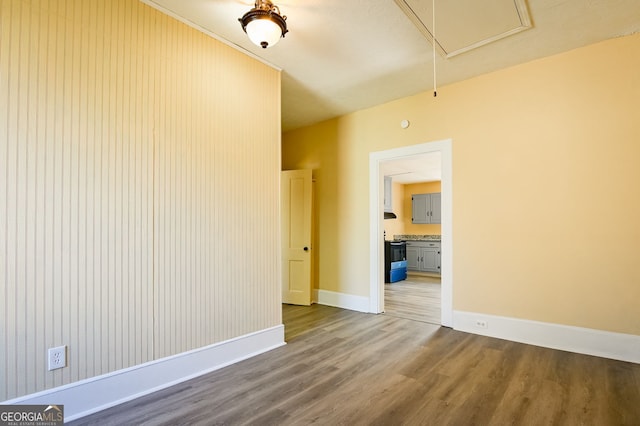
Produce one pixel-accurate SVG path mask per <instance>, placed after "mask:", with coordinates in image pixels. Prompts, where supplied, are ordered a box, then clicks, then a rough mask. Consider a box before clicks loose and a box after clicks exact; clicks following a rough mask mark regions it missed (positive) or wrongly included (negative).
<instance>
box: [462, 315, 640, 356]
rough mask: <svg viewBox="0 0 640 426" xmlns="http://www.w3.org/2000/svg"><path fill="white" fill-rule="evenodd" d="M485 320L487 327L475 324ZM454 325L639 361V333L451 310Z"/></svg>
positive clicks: (507, 338) (509, 338) (524, 340)
mask: <svg viewBox="0 0 640 426" xmlns="http://www.w3.org/2000/svg"><path fill="white" fill-rule="evenodd" d="M477 321H480V322H484V323H485V324H486V328H483V327H480V326H478V325H476V322H477ZM454 328H455V329H456V330H460V331H465V332H467V333H473V334H480V335H483V336H490V337H496V338H499V339H505V340H511V341H514V342H520V343H527V344H530V345H535V346H542V347H545V348H552V349H559V350H562V351H568V352H575V353H579V354H586V355H593V356H598V357H602V358H610V359H616V360H620V361H627V362H634V363H636V364H640V336H636V335H633V334H623V333H614V332H610V331H602V330H594V329H590V328H582V327H573V326H568V325H562V324H553V323H546V322H539V321H531V320H523V319H518V318H509V317H500V316H495V315H487V314H478V313H473V312H463V311H454Z"/></svg>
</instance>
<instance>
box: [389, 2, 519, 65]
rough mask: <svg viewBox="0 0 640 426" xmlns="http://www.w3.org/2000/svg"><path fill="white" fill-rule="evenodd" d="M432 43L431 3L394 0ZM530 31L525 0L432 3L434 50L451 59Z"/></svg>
mask: <svg viewBox="0 0 640 426" xmlns="http://www.w3.org/2000/svg"><path fill="white" fill-rule="evenodd" d="M395 2H396V4H397V5H398V6H399V7H400V9H402V11H403V12H404V13H405V14H406V15H407V16H408V17H409V19H410V20H411V22H413V24H414V25H415V26H416V27H417V28H418V30H420V32H421V33H422V34H423V35H424V36H425V37H426V38H427V40H429V42H430V43H433V33H432V26H433V25H432V22H433V15H432V2H430V1H424V0H395ZM529 28H531V19H530V18H529V12H528V9H527V5H526V3H525V0H486V1H478V0H449V1H438V2H436V31H437V33H436V40H435V41H436V43H435V46H436V49H437V50H438V51H439V52H440V54H441V55H442V56H444V57H445V58H451V57H453V56H456V55H459V54H461V53H464V52H468V51H469V50H473V49H476V48H478V47H480V46H484V45H485V44H488V43H491V42H494V41H496V40H500V39H502V38H505V37H508V36H510V35H513V34H517V33H519V32H521V31H524V30H527V29H529Z"/></svg>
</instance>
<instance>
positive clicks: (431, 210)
mask: <svg viewBox="0 0 640 426" xmlns="http://www.w3.org/2000/svg"><path fill="white" fill-rule="evenodd" d="M440 209H441V197H440V193H439V192H436V193H433V194H413V195H412V196H411V222H412V223H441V221H442V219H441V218H442V214H441V212H440Z"/></svg>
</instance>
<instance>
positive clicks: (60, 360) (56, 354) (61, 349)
mask: <svg viewBox="0 0 640 426" xmlns="http://www.w3.org/2000/svg"><path fill="white" fill-rule="evenodd" d="M48 354H49V357H48V360H49V371H51V370H56V369H58V368H63V367H66V366H67V347H66V346H58V347H57V348H51V349H49V352H48Z"/></svg>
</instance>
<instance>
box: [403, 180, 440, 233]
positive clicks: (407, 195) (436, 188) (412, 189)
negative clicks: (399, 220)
mask: <svg viewBox="0 0 640 426" xmlns="http://www.w3.org/2000/svg"><path fill="white" fill-rule="evenodd" d="M441 187H442V185H441V183H440V182H421V183H413V184H408V185H405V186H404V199H403V204H404V212H405V214H404V216H403V221H404V224H405V225H404V230H405V234H407V235H441V228H442V225H440V224H435V223H434V224H431V223H425V224H419V223H411V216H412V213H411V209H412V204H411V196H412V195H413V194H431V193H434V192H440V188H441Z"/></svg>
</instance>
